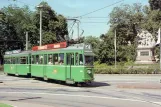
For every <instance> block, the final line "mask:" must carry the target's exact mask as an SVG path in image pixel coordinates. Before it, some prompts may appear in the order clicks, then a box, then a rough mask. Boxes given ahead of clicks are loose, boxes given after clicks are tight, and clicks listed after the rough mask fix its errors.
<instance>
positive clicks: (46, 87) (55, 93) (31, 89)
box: [0, 75, 161, 107]
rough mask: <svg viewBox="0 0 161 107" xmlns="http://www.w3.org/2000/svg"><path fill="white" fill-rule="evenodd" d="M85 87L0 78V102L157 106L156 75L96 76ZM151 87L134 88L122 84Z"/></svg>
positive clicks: (49, 106)
mask: <svg viewBox="0 0 161 107" xmlns="http://www.w3.org/2000/svg"><path fill="white" fill-rule="evenodd" d="M95 77H96V78H95V82H94V83H93V84H92V85H91V86H88V87H75V86H69V85H63V84H57V83H55V82H53V81H52V82H45V81H42V80H41V79H36V80H35V79H33V78H25V77H14V76H5V75H0V101H1V102H4V103H8V104H11V105H15V106H17V107H28V106H30V107H136V106H138V107H161V90H160V89H161V88H160V85H161V84H160V77H161V76H160V75H149V76H148V75H146V76H145V75H142V76H140V75H139V76H136V75H135V76H134V75H96V76H95ZM125 84H126V85H129V86H131V85H133V84H135V85H136V84H139V85H140V84H144V85H145V86H144V87H146V86H149V85H152V84H155V85H156V86H157V87H156V88H155V89H154V88H150V87H148V89H146V88H144V89H142V88H143V87H138V88H137V89H135V88H134V89H132V88H130V89H129V88H128V87H126V88H124V87H118V86H119V85H120V86H123V85H125Z"/></svg>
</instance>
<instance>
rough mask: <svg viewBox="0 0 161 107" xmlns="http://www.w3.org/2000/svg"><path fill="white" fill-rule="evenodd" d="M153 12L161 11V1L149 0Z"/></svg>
mask: <svg viewBox="0 0 161 107" xmlns="http://www.w3.org/2000/svg"><path fill="white" fill-rule="evenodd" d="M149 4H150V8H151V10H158V9H159V10H161V0H149Z"/></svg>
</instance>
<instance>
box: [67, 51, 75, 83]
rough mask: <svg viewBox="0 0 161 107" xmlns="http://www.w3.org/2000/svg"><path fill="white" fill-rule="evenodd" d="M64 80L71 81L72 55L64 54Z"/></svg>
mask: <svg viewBox="0 0 161 107" xmlns="http://www.w3.org/2000/svg"><path fill="white" fill-rule="evenodd" d="M66 64H67V66H66V67H67V68H66V79H67V80H69V81H70V80H73V78H72V72H73V66H74V53H67V54H66Z"/></svg>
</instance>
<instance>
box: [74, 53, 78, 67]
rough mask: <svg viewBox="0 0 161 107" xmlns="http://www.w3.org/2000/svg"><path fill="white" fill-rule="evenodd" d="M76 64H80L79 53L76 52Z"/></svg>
mask: <svg viewBox="0 0 161 107" xmlns="http://www.w3.org/2000/svg"><path fill="white" fill-rule="evenodd" d="M75 64H76V65H79V54H78V53H75Z"/></svg>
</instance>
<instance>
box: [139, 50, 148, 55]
mask: <svg viewBox="0 0 161 107" xmlns="http://www.w3.org/2000/svg"><path fill="white" fill-rule="evenodd" d="M140 56H149V51H142V52H140Z"/></svg>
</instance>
